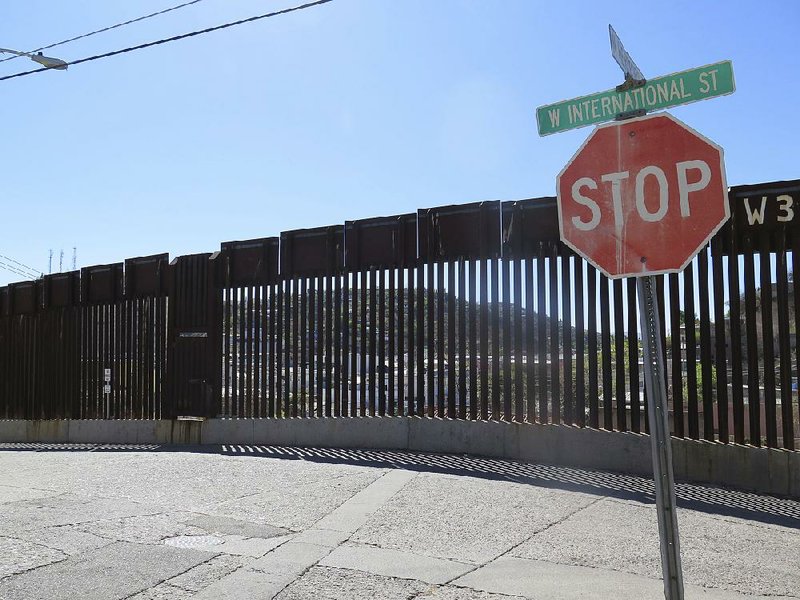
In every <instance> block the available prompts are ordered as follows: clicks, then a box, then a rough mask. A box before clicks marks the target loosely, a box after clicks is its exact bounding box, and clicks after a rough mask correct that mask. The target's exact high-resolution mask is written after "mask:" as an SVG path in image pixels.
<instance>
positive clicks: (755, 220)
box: [731, 181, 800, 231]
mask: <svg viewBox="0 0 800 600" xmlns="http://www.w3.org/2000/svg"><path fill="white" fill-rule="evenodd" d="M731 191H732V194H731V204H732V208H733V219H734V221H735V222H736V225H737V229H739V230H740V231H743V230H747V229H751V228H766V229H779V228H781V227H797V226H800V181H793V182H778V183H775V184H770V185H769V186H768V187H761V186H759V187H756V186H742V187H735V188H733V189H732V190H731Z"/></svg>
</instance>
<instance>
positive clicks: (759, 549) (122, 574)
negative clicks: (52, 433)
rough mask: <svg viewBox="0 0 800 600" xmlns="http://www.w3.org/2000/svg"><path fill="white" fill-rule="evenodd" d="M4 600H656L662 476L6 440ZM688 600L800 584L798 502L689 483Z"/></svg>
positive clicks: (460, 460) (458, 461) (0, 508)
mask: <svg viewBox="0 0 800 600" xmlns="http://www.w3.org/2000/svg"><path fill="white" fill-rule="evenodd" d="M0 473H2V479H0V598H1V599H3V600H15V599H34V598H36V599H40V598H41V599H48V600H51V599H52V600H57V599H78V598H80V599H82V600H84V599H85V600H93V599H97V600H114V599H123V598H124V599H131V600H134V599H135V600H155V599H162V598H163V599H177V600H183V599H188V598H193V599H198V600H201V599H209V600H212V599H213V600H218V599H224V598H236V599H237V600H244V599H249V598H254V599H256V598H258V599H260V598H278V599H280V600H288V599H301V598H308V599H311V598H313V599H337V600H338V599H349V598H353V599H361V598H363V599H368V600H380V599H391V598H403V599H411V598H414V599H432V600H434V599H439V600H445V599H447V600H450V599H458V598H465V599H481V600H495V599H497V600H499V599H508V598H514V597H520V598H536V599H545V598H621V599H624V598H636V599H639V598H663V586H662V583H661V580H660V562H659V546H658V532H657V528H656V516H655V509H654V506H653V504H652V501H653V500H652V482H649V481H648V480H647V479H642V478H639V477H634V476H627V475H618V474H613V473H604V472H598V471H588V470H581V469H569V468H560V467H551V466H545V465H528V464H524V463H517V462H513V461H505V460H496V459H481V458H474V457H467V456H449V455H432V454H414V453H406V452H386V451H361V450H324V449H300V448H280V447H266V446H213V447H211V446H204V447H197V448H186V447H161V446H117V447H112V446H100V445H89V444H85V445H60V446H59V445H45V444H2V445H0ZM678 495H679V507H680V512H679V521H680V527H681V531H680V533H681V547H682V556H683V565H684V577H685V580H686V591H687V594H686V595H687V598H710V599H715V598H720V599H722V598H730V599H742V598H766V597H770V598H773V597H775V596H779V597H791V598H800V550H799V549H800V503H799V502H796V501H792V500H787V499H780V498H774V497H769V496H759V495H756V494H751V493H745V492H737V491H731V490H724V489H721V488H713V487H704V486H697V485H688V484H680V485H679V486H678Z"/></svg>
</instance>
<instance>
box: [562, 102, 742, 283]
mask: <svg viewBox="0 0 800 600" xmlns="http://www.w3.org/2000/svg"><path fill="white" fill-rule="evenodd" d="M557 188H558V221H559V228H560V231H561V239H562V241H563V242H564V243H566V244H567V245H568V246H570V247H571V248H572V249H573V250H575V251H576V252H577V253H578V254H580V255H581V256H583V257H584V258H585V259H586V260H588V261H589V262H590V263H592V264H593V265H594V266H596V267H597V268H598V269H600V270H601V271H603V272H604V273H605V274H606V275H607V276H608V277H611V278H618V277H628V276H642V275H654V274H657V273H673V272H677V271H680V270H682V269H683V268H684V267H685V266H686V265H687V264H688V263H689V261H690V260H691V259H692V258H693V257H694V255H695V254H697V252H698V251H699V250H700V249H701V248H703V246H705V245H706V244H707V243H708V241H709V240H710V239H711V237H712V236H713V235H714V233H716V231H717V230H718V229H719V228H720V227H721V226H722V225H723V224H724V223H725V221H726V220H727V219H728V217H729V216H730V210H729V207H728V199H727V194H728V187H727V183H726V181H725V165H724V163H723V156H722V148H720V147H719V146H717V145H716V144H715V143H714V142H712V141H710V140H708V139H707V138H705V137H703V136H702V135H700V134H699V133H697V132H696V131H694V130H693V129H691V128H690V127H688V126H687V125H685V124H684V123H681V122H680V121H679V120H678V119H676V118H675V117H673V116H672V115H669V114H667V113H660V114H657V115H652V116H647V117H641V118H638V119H630V120H628V121H622V122H620V123H611V124H608V125H603V126H600V127H598V128H596V129H595V130H594V131H593V132H592V134H591V135H590V136H589V138H588V139H587V140H586V142H584V144H583V146H581V148H580V149H579V150H578V152H577V153H576V154H575V156H573V157H572V160H570V161H569V163H567V166H566V167H564V170H563V171H561V173H560V174H559V175H558V179H557Z"/></svg>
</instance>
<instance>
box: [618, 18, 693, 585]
mask: <svg viewBox="0 0 800 600" xmlns="http://www.w3.org/2000/svg"><path fill="white" fill-rule="evenodd" d="M608 32H609V36H610V39H611V54H612V56H613V57H614V60H616V61H617V64H618V65H619V66H620V68H621V69H622V71H623V73H625V82H626V84H627V83H629V82H631V81H632V80H636V83H637V84H638V85H643V84H644V83H645V79H644V75H642V72H641V71H640V70H639V67H638V66H637V65H636V63H635V62H634V61H633V59H632V58H631V56H630V54H628V52H627V51H626V50H625V47H624V46H623V45H622V41H621V40H620V39H619V36H618V35H617V32H616V31H614V28H613V27H611V25H609V26H608ZM655 287H656V278H655V277H653V276H652V275H648V276H645V277H638V278H637V279H636V291H637V292H638V295H639V319H640V322H641V328H642V344H643V346H644V382H645V383H644V385H645V396H646V399H647V420H648V423H649V425H650V447H651V450H652V453H653V479H654V481H655V488H656V513H657V515H658V537H659V541H660V545H661V576H662V578H663V579H664V597H665V598H666V600H683V569H682V568H681V547H680V540H679V536H678V515H677V513H676V512H675V476H674V473H673V471H672V442H671V441H670V431H669V420H668V418H667V417H668V414H667V411H668V406H667V385H666V373H665V372H664V353H663V350H662V347H661V318H660V316H659V312H658V297H657V296H656V293H655Z"/></svg>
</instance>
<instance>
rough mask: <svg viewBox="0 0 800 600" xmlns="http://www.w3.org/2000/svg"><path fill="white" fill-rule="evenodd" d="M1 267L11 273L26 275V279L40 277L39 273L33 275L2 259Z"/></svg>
mask: <svg viewBox="0 0 800 600" xmlns="http://www.w3.org/2000/svg"><path fill="white" fill-rule="evenodd" d="M0 269H5V270H6V271H8V272H9V273H14V274H15V275H19V276H21V277H25V278H26V279H36V278H38V277H39V275H31V274H30V273H25V272H24V271H20V270H19V269H17V268H15V267H13V266H11V265H7V264H6V263H4V262H3V261H0Z"/></svg>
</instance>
